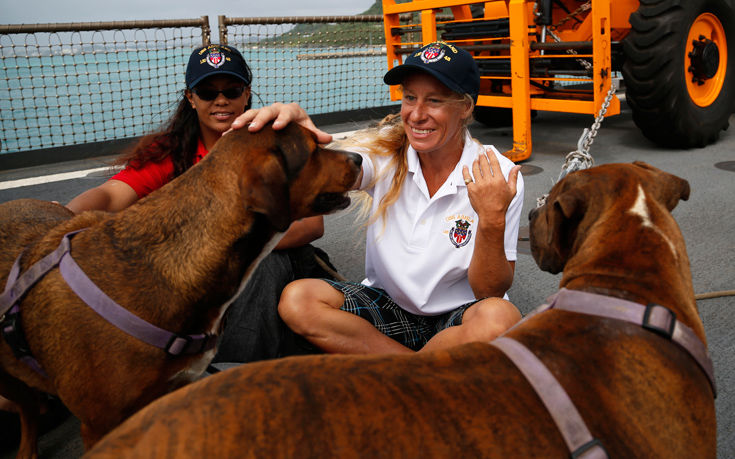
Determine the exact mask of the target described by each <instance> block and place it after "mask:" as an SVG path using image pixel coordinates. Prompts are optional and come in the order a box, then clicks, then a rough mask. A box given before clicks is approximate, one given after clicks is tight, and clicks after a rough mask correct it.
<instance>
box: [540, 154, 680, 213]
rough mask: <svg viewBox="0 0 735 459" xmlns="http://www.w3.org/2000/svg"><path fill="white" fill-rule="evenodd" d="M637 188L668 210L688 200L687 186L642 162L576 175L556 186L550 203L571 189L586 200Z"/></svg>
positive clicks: (606, 167)
mask: <svg viewBox="0 0 735 459" xmlns="http://www.w3.org/2000/svg"><path fill="white" fill-rule="evenodd" d="M633 187H635V188H638V187H641V188H642V189H643V190H645V192H646V194H648V195H650V196H651V197H652V198H654V199H656V200H657V201H659V202H661V203H662V204H663V205H665V206H666V207H667V208H668V209H669V210H672V209H673V208H674V207H676V204H677V203H678V202H679V200H687V199H688V198H689V192H690V188H689V182H687V181H686V180H684V179H682V178H679V177H677V176H675V175H672V174H669V173H668V172H665V171H662V170H661V169H658V168H656V167H653V166H651V165H649V164H647V163H644V162H642V161H635V162H633V163H632V164H629V163H625V164H603V165H600V166H596V167H593V168H590V169H585V170H581V171H576V172H573V173H570V174H569V175H567V176H566V177H565V178H564V180H562V181H560V182H559V183H557V184H556V185H555V186H554V187H553V188H552V190H551V192H550V193H549V198H550V199H552V198H553V197H554V196H556V195H560V194H564V193H566V192H567V191H569V190H572V189H585V190H586V194H587V196H588V198H593V197H595V198H596V199H606V198H610V199H612V200H616V199H619V198H620V197H621V193H623V192H624V191H625V190H626V189H631V188H633Z"/></svg>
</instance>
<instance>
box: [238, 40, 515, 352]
mask: <svg viewBox="0 0 735 459" xmlns="http://www.w3.org/2000/svg"><path fill="white" fill-rule="evenodd" d="M384 81H385V82H386V83H387V84H400V85H401V87H402V91H403V98H402V103H401V112H400V117H399V116H395V115H394V116H389V117H387V118H386V119H384V120H383V121H382V123H381V124H380V125H379V126H378V127H377V128H375V129H372V130H369V131H363V132H361V133H359V134H358V135H356V136H355V137H354V138H353V139H351V141H350V142H349V144H350V145H349V146H351V147H352V148H353V150H355V151H358V152H360V153H361V154H362V155H363V166H362V176H361V179H360V180H358V183H357V184H356V188H359V189H361V190H364V191H366V192H367V193H368V194H369V195H370V196H371V197H372V201H371V204H370V205H371V213H372V217H371V219H370V220H369V221H368V230H367V242H366V252H367V253H366V260H365V270H366V278H365V279H364V280H363V281H362V283H360V284H355V283H339V282H332V281H326V280H321V279H301V280H297V281H294V282H292V283H290V284H289V285H288V286H287V287H286V289H285V290H284V291H283V293H282V295H281V299H280V303H279V307H278V308H279V313H280V314H281V317H282V318H283V320H284V321H285V322H286V324H287V325H289V327H291V328H292V329H293V330H294V331H295V332H296V333H298V334H300V335H302V336H303V337H305V338H306V339H307V340H308V341H310V342H311V343H312V344H314V345H316V346H317V347H319V348H320V349H322V350H323V351H326V352H332V353H378V352H381V353H383V352H388V353H401V352H413V351H418V350H431V349H438V348H441V347H447V346H451V345H456V344H461V343H465V342H471V341H490V340H492V339H494V338H495V337H497V336H498V335H500V334H501V333H503V332H504V331H505V330H507V329H508V328H509V327H511V326H512V325H513V324H514V323H516V322H517V321H518V320H519V319H520V317H521V315H520V312H519V311H518V309H517V308H516V307H515V306H514V305H513V304H512V303H510V302H509V301H507V296H506V294H505V293H506V291H507V290H508V289H509V288H510V286H511V283H512V280H513V272H514V268H515V259H516V241H517V238H518V224H519V221H520V214H521V207H522V203H523V179H522V177H521V176H520V174H519V168H520V167H519V166H514V165H513V163H512V162H511V161H510V160H508V159H507V158H505V157H504V156H502V155H501V154H500V153H498V152H497V150H495V148H493V147H489V148H488V149H487V150H486V149H485V148H484V147H483V146H482V145H480V144H479V143H478V142H477V141H476V140H473V139H472V137H471V136H470V134H469V131H468V130H467V124H468V123H469V121H470V120H471V115H472V111H473V108H474V104H475V102H476V101H477V94H478V92H479V86H480V77H479V71H478V69H477V65H476V64H475V61H474V59H473V58H472V56H471V55H470V54H469V53H467V52H466V51H464V50H462V49H459V48H457V47H455V46H453V45H451V44H448V43H444V42H436V43H431V44H429V45H427V46H424V47H423V48H421V49H420V50H419V51H418V52H416V53H415V54H413V55H411V56H409V57H408V58H407V59H406V61H405V63H404V64H402V65H400V66H397V67H395V68H393V69H392V70H390V71H389V72H388V73H387V74H386V75H385V77H384ZM274 118H276V119H277V122H276V125H275V127H276V128H278V127H280V126H282V125H284V124H285V123H287V122H289V121H296V122H300V123H301V124H304V125H307V126H309V127H311V128H312V129H315V128H314V127H313V124H312V123H311V121H310V119H309V118H308V116H307V115H306V113H305V112H304V111H303V110H302V109H301V108H300V107H298V106H297V105H295V104H290V105H281V104H277V105H274V106H271V107H267V108H265V109H261V111H260V112H253V111H251V112H248V113H246V114H245V115H243V117H242V119H241V120H240V123H239V125H243V124H245V123H247V122H249V121H252V122H251V123H250V127H249V129H251V130H257V129H259V128H260V127H261V126H262V124H263V122H264V121H266V120H270V119H274ZM236 125H238V123H236ZM317 133H318V135H319V136H320V139H321V140H323V141H328V140H329V136H328V135H326V134H324V133H323V132H321V131H318V130H317ZM344 147H345V146H344V145H343V148H344ZM504 298H505V299H504Z"/></svg>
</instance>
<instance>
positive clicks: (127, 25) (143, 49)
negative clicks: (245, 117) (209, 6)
mask: <svg viewBox="0 0 735 459" xmlns="http://www.w3.org/2000/svg"><path fill="white" fill-rule="evenodd" d="M382 21H383V18H382V16H331V17H268V18H235V17H231V18H228V17H225V16H219V29H220V30H219V40H210V30H209V20H208V17H207V16H203V17H202V18H199V19H189V20H164V21H126V22H96V23H65V24H33V25H0V110H2V117H0V141H1V142H2V145H0V154H3V153H11V152H22V151H27V150H36V149H45V148H50V147H58V146H67V145H76V144H83V143H91V142H99V141H106V140H112V139H123V138H129V137H136V136H140V135H144V134H146V133H148V132H151V131H152V130H155V129H157V128H158V127H160V125H161V124H162V123H163V122H164V121H166V120H167V119H168V117H169V115H170V114H171V112H172V110H173V108H174V105H175V104H176V103H177V102H178V100H179V98H180V97H181V91H182V90H183V89H184V71H185V67H186V62H187V60H188V57H189V54H190V53H191V50H192V49H193V48H195V47H197V46H200V45H202V44H208V43H209V42H210V41H218V42H220V43H228V44H230V45H232V46H234V47H236V48H238V49H240V51H242V53H243V55H244V56H245V59H246V60H247V61H248V64H249V65H250V67H251V68H252V70H253V74H254V81H253V87H252V89H253V94H254V98H253V105H254V106H256V107H257V106H262V105H267V104H270V103H273V102H276V101H287V102H291V101H294V102H299V103H300V104H301V105H302V106H303V107H304V108H305V109H306V110H307V111H308V112H309V113H310V114H315V115H318V114H324V113H334V112H342V111H346V110H358V109H362V108H372V107H380V106H385V105H390V104H391V102H390V98H389V94H388V91H387V88H386V87H385V85H383V83H382V76H383V74H384V73H385V70H386V60H385V59H386V58H385V48H384V41H385V39H384V35H383V23H382Z"/></svg>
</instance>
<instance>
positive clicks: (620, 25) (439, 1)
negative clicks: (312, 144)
mask: <svg viewBox="0 0 735 459" xmlns="http://www.w3.org/2000/svg"><path fill="white" fill-rule="evenodd" d="M612 2H613V0H592V8H591V11H590V13H589V14H587V15H586V17H585V18H584V20H583V22H582V23H576V24H574V26H573V27H568V28H561V27H560V28H559V29H558V30H556V33H557V34H558V35H559V37H560V38H561V40H562V41H564V42H566V41H591V42H592V54H591V55H589V54H585V55H582V54H580V55H576V56H571V55H569V54H566V53H564V54H562V53H559V52H556V54H553V53H554V52H550V53H551V54H546V55H545V56H543V57H560V58H561V57H564V58H588V59H590V58H591V60H592V65H593V67H592V69H593V74H592V78H586V79H584V78H582V79H574V80H573V81H581V82H586V83H592V89H591V90H590V91H589V94H587V95H586V96H582V97H579V96H576V97H569V96H567V97H564V96H560V95H559V94H551V93H549V94H546V93H545V92H544V90H543V89H539V88H538V87H537V86H532V85H531V81H532V80H533V81H536V82H538V83H541V84H543V83H544V82H549V81H560V80H565V78H559V77H556V78H553V77H538V78H537V77H532V76H531V73H530V61H531V59H535V58H539V57H542V54H541V53H540V52H539V51H537V50H533V49H532V48H531V44H532V43H533V42H535V41H536V37H537V34H536V30H535V27H536V26H535V25H534V22H533V5H534V2H532V1H526V0H503V1H491V2H485V3H484V6H485V9H484V17H483V18H480V19H481V20H489V19H500V18H509V23H510V36H508V37H501V38H497V37H495V38H492V39H490V38H487V39H485V38H479V39H478V38H472V39H470V40H453V41H451V42H452V43H454V44H455V45H457V46H460V47H461V46H463V45H477V44H489V43H506V44H509V45H510V49H509V51H508V52H507V53H505V54H504V55H501V56H498V55H497V53H496V54H495V55H492V56H491V55H489V53H486V52H479V53H476V54H475V59H478V60H481V59H497V58H498V57H502V58H505V59H508V57H509V58H510V69H511V71H510V74H509V75H507V76H483V77H482V79H483V80H494V81H495V82H496V83H497V82H498V81H500V82H501V84H502V86H503V92H502V93H498V92H495V93H492V92H490V91H487V92H486V91H483V90H481V91H480V96H479V97H478V101H477V105H478V106H487V107H501V108H510V109H512V111H513V148H512V149H511V150H509V151H506V152H505V153H504V154H505V155H506V156H507V157H509V158H510V159H511V160H513V161H522V160H525V159H528V158H529V157H530V156H531V151H532V142H531V111H532V110H546V111H556V112H567V113H583V114H591V115H595V116H596V115H597V114H598V113H599V111H600V108H601V106H602V103H603V101H604V99H605V96H606V95H607V93H608V91H609V89H610V86H611V84H612V80H611V76H612V68H611V65H612V63H611V33H612V34H613V35H614V36H615V39H616V40H617V39H620V37H622V36H624V35H625V34H627V31H628V30H629V29H630V24H629V23H628V17H629V15H630V13H631V12H633V11H635V10H636V9H637V8H638V1H637V0H615V10H614V11H611V4H612ZM473 3H477V2H472V1H466V0H413V1H411V2H406V3H400V4H399V3H396V1H395V0H383V16H384V27H385V37H386V45H387V54H388V68H393V67H394V66H396V65H399V64H400V63H401V62H402V59H403V57H402V56H403V54H405V52H404V53H400V52H399V51H401V50H405V49H417V48H419V47H421V46H423V45H424V44H427V43H431V42H432V41H436V40H437V38H439V37H438V36H437V18H436V15H437V12H440V11H441V10H442V9H443V8H450V9H451V12H452V15H453V17H454V19H453V20H451V21H448V22H467V21H473V18H472V14H471V12H470V7H469V5H470V4H473ZM403 13H418V15H419V18H420V21H421V22H420V24H409V25H403V26H402V25H401V24H400V21H399V15H400V14H403ZM416 26H420V28H421V42H420V43H419V42H411V41H406V42H403V41H402V37H401V35H400V34H394V33H393V31H394V30H397V29H396V28H401V27H414V28H415V27H416ZM488 82H489V81H488ZM483 87H485V85H483ZM390 94H391V99H392V100H398V99H400V98H401V94H400V89H399V88H398V87H391V89H390ZM618 113H620V101H619V100H618V98H617V96H613V98H612V101H611V103H610V106H609V107H608V109H607V113H606V116H610V115H616V114H618Z"/></svg>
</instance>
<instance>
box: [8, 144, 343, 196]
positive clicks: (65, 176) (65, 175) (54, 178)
mask: <svg viewBox="0 0 735 459" xmlns="http://www.w3.org/2000/svg"><path fill="white" fill-rule="evenodd" d="M354 132H355V131H345V132H338V133H336V134H332V137H333V138H334V140H342V139H345V138H347V137H349V136H350V135H352V134H353V133H354ZM105 170H107V171H110V170H111V169H110V166H104V167H96V168H94V169H84V170H81V171H71V172H62V173H59V174H50V175H42V176H39V177H29V178H24V179H18V180H7V181H5V182H0V190H9V189H12V188H20V187H22V186H32V185H40V184H42V183H53V182H60V181H62V180H73V179H78V178H82V177H86V176H88V175H89V174H92V173H94V172H99V171H105Z"/></svg>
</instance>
